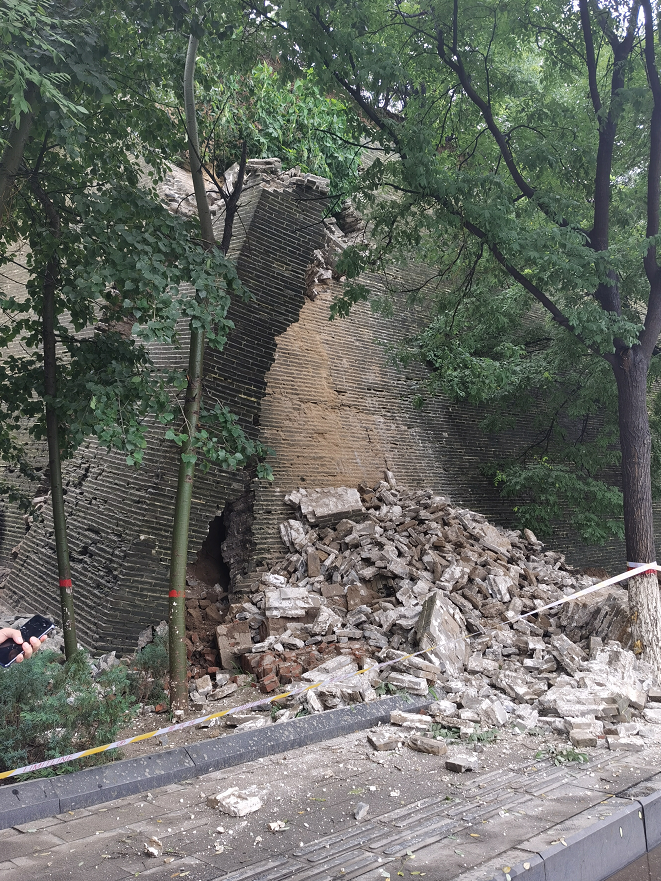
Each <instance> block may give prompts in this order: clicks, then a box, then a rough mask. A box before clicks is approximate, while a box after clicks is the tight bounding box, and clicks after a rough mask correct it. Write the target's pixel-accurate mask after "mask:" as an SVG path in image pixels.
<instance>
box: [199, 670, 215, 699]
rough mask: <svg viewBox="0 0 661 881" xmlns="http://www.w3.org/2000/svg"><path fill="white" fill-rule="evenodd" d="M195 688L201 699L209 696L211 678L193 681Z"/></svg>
mask: <svg viewBox="0 0 661 881" xmlns="http://www.w3.org/2000/svg"><path fill="white" fill-rule="evenodd" d="M195 688H196V690H197V693H198V694H199V695H200V696H201V697H206V696H207V695H209V694H211V692H212V690H213V685H212V684H211V676H208V675H207V676H201V677H200V678H199V679H196V680H195Z"/></svg>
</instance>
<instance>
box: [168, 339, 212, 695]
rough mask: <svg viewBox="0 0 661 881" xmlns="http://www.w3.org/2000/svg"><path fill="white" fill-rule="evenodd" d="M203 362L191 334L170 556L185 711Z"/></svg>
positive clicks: (174, 644) (173, 638)
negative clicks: (190, 546)
mask: <svg viewBox="0 0 661 881" xmlns="http://www.w3.org/2000/svg"><path fill="white" fill-rule="evenodd" d="M203 359H204V333H202V332H201V331H199V330H192V331H191V341H190V354H189V359H188V385H187V387H186V404H185V407H184V418H185V421H186V424H185V430H186V432H187V433H188V441H187V442H186V443H185V444H184V445H183V448H182V451H181V460H180V462H179V479H178V482H177V498H176V501H175V509H174V524H173V527H172V552H171V555H170V594H169V601H170V616H169V621H170V628H169V645H170V707H171V709H172V710H184V709H186V707H187V705H188V688H187V681H186V671H187V657H186V643H185V639H186V565H187V562H188V526H189V522H190V509H191V500H192V497H193V478H194V476H195V460H194V459H192V460H191V459H190V456H191V453H192V450H191V446H192V439H193V438H194V437H195V433H196V431H197V424H198V420H199V416H200V406H201V403H202V367H203Z"/></svg>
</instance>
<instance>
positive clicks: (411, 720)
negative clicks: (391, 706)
mask: <svg viewBox="0 0 661 881" xmlns="http://www.w3.org/2000/svg"><path fill="white" fill-rule="evenodd" d="M432 722H433V719H432V717H431V716H425V715H423V714H422V713H405V712H404V711H403V710H393V711H392V712H391V714H390V724H391V725H401V726H402V727H403V728H417V729H419V730H420V731H426V730H427V729H428V728H430V727H431V724H432Z"/></svg>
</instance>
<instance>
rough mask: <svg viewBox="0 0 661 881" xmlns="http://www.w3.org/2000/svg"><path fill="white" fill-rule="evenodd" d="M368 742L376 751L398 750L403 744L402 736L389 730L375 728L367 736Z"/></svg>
mask: <svg viewBox="0 0 661 881" xmlns="http://www.w3.org/2000/svg"><path fill="white" fill-rule="evenodd" d="M367 742H368V743H369V744H370V746H372V747H373V748H374V749H376V750H379V751H381V750H391V749H397V747H398V746H399V745H400V743H401V742H402V735H401V734H396V733H395V732H393V731H388V729H387V728H375V729H374V731H370V732H368V734H367Z"/></svg>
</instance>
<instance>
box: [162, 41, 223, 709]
mask: <svg viewBox="0 0 661 881" xmlns="http://www.w3.org/2000/svg"><path fill="white" fill-rule="evenodd" d="M198 43H199V41H198V40H197V38H196V37H193V36H191V37H190V39H189V42H188V52H187V54H186V66H185V69H184V106H185V110H186V127H187V130H188V153H189V158H190V166H191V174H192V176H193V188H194V190H195V199H196V202H197V211H198V215H199V218H200V226H201V230H202V243H203V246H204V248H205V250H210V249H211V248H213V247H215V236H214V232H213V224H212V221H211V212H210V211H209V204H208V202H207V196H206V187H205V183H204V175H203V172H202V162H201V154H200V145H199V139H198V134H197V117H196V112H195V88H194V86H195V59H196V57H197V47H198ZM204 343H205V334H204V331H201V330H199V329H197V328H194V327H192V326H191V339H190V354H189V359H188V384H187V387H186V404H185V407H184V418H185V421H186V425H185V431H186V433H187V434H188V441H187V442H186V443H185V444H184V446H183V449H182V455H181V460H180V462H179V479H178V482H177V498H176V501H175V511H174V524H173V527H172V551H171V555H170V585H169V588H170V590H169V604H170V615H169V623H170V628H169V644H170V707H171V709H172V710H173V711H175V712H176V711H181V710H184V709H185V708H186V706H187V704H188V688H187V677H186V673H187V657H186V643H185V637H186V564H187V561H188V527H189V523H190V509H191V500H192V497H193V479H194V477H195V459H194V458H192V454H193V450H192V441H193V438H194V437H195V434H196V432H197V425H198V420H199V416H200V407H201V405H202V378H203V370H204Z"/></svg>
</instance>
